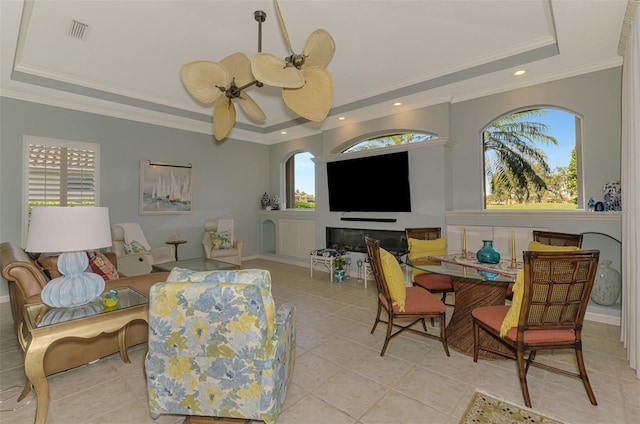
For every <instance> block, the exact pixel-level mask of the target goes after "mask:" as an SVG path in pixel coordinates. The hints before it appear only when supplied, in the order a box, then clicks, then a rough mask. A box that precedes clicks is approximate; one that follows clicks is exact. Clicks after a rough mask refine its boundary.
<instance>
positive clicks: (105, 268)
mask: <svg viewBox="0 0 640 424" xmlns="http://www.w3.org/2000/svg"><path fill="white" fill-rule="evenodd" d="M87 256H88V257H89V266H90V267H91V271H93V272H94V273H96V274H98V275H99V276H101V277H102V278H103V279H104V280H105V281H107V280H116V279H118V278H120V276H119V275H118V271H117V270H116V267H115V266H113V264H112V263H111V261H110V260H109V259H108V258H107V257H106V256H105V255H104V253H102V252H96V251H95V250H90V251H88V252H87Z"/></svg>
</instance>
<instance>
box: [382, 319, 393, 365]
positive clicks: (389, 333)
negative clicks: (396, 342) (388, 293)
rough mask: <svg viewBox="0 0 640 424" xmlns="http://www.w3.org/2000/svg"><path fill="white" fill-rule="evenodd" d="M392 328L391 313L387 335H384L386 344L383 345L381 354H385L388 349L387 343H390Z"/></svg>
mask: <svg viewBox="0 0 640 424" xmlns="http://www.w3.org/2000/svg"><path fill="white" fill-rule="evenodd" d="M391 330H393V316H392V315H391V314H389V320H388V321H387V335H386V336H385V337H384V345H383V346H382V352H380V356H384V353H385V352H386V351H387V345H388V344H389V340H391Z"/></svg>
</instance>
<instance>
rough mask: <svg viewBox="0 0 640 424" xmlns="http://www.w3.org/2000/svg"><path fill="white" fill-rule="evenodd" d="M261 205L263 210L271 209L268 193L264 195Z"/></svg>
mask: <svg viewBox="0 0 640 424" xmlns="http://www.w3.org/2000/svg"><path fill="white" fill-rule="evenodd" d="M260 204H261V205H262V209H263V210H267V209H269V206H271V200H270V199H269V195H268V194H267V192H266V191H265V192H264V194H263V195H262V199H260Z"/></svg>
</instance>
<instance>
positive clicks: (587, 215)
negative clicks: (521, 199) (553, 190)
mask: <svg viewBox="0 0 640 424" xmlns="http://www.w3.org/2000/svg"><path fill="white" fill-rule="evenodd" d="M445 216H446V217H447V218H474V217H476V218H477V217H483V218H512V219H518V218H521V219H541V220H550V221H556V220H558V219H571V220H580V221H621V220H622V212H618V211H608V212H588V211H585V210H575V211H573V210H572V211H568V210H536V211H520V210H478V211H472V210H468V211H449V212H445Z"/></svg>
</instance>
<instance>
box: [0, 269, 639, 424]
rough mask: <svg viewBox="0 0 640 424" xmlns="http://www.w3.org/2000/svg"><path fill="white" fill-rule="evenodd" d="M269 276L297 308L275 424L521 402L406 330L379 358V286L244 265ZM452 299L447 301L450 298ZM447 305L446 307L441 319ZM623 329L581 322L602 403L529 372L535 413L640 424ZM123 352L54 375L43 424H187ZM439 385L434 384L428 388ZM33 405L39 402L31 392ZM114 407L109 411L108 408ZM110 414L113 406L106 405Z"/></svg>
mask: <svg viewBox="0 0 640 424" xmlns="http://www.w3.org/2000/svg"><path fill="white" fill-rule="evenodd" d="M243 265H244V266H245V267H246V268H256V269H268V270H270V272H271V276H272V281H273V289H272V292H273V295H274V298H275V301H276V304H277V305H280V304H282V303H283V302H292V303H294V304H295V305H296V308H297V315H296V331H297V341H298V345H297V349H296V364H295V368H294V374H293V379H292V383H291V385H290V386H289V390H288V395H287V398H286V400H285V403H284V405H283V412H282V414H281V416H280V419H279V420H278V424H282V423H284V424H289V423H295V424H306V423H310V424H312V423H353V424H368V423H385V424H388V423H394V424H395V423H398V424H404V423H411V424H414V423H452V424H453V423H457V422H458V420H459V418H460V417H461V416H462V414H463V413H464V411H465V410H466V407H467V405H468V403H469V401H470V400H471V396H472V394H473V392H474V390H475V389H476V388H477V389H480V390H484V391H486V392H489V393H493V394H495V395H496V396H500V397H503V398H506V399H507V400H510V401H511V402H514V403H516V404H519V405H523V403H524V402H523V399H522V394H521V391H520V384H519V382H518V376H517V370H516V365H515V361H513V360H504V361H488V360H482V359H481V360H479V362H478V363H474V362H473V359H472V358H471V357H469V356H466V355H463V354H460V353H458V352H456V351H454V350H453V349H450V351H451V357H447V356H446V355H445V354H444V351H443V349H442V345H441V344H440V342H439V341H437V340H430V339H425V338H424V337H420V336H418V335H413V334H407V333H404V334H402V335H399V336H397V337H395V338H394V339H392V340H391V341H390V344H389V347H388V350H387V353H386V355H385V356H384V357H381V356H380V350H381V348H382V345H383V342H384V334H385V330H386V328H385V325H384V324H379V326H378V328H377V329H376V332H375V333H374V334H373V335H372V334H370V331H371V327H372V325H373V322H374V319H375V313H376V308H377V293H376V290H375V284H374V283H373V281H372V280H370V281H369V288H368V289H365V288H364V287H363V284H362V282H357V281H356V279H355V278H352V279H350V280H347V281H346V282H345V283H340V284H337V283H330V282H329V276H328V274H327V273H326V272H324V273H323V272H321V271H319V270H318V271H314V277H313V278H309V269H308V267H301V266H292V265H288V264H283V263H277V262H272V261H267V260H262V259H259V260H251V261H245V263H243ZM453 297H454V296H452V295H449V296H448V301H452V300H453ZM4 306H5V305H3V307H0V344H1V345H2V346H0V390H1V391H3V392H4V391H5V390H6V389H8V388H12V387H18V388H17V389H14V390H18V391H21V389H22V386H23V384H24V381H25V377H24V371H23V369H22V358H21V354H20V352H19V351H15V347H17V341H16V339H15V330H14V329H13V322H12V321H11V319H12V318H11V314H10V310H9V308H8V305H6V306H7V307H6V308H5V307H4ZM451 312H452V308H451V307H448V308H447V314H448V317H450V316H451ZM619 333H620V327H617V326H612V325H607V324H600V323H592V322H585V326H584V331H583V335H584V339H585V348H584V355H585V362H586V365H587V369H588V370H589V374H590V378H591V381H592V384H593V387H594V391H595V392H596V397H597V399H598V406H592V405H591V404H590V403H589V400H588V398H587V395H586V393H585V391H584V388H583V386H582V383H581V382H580V381H579V380H576V379H572V378H570V377H566V376H562V375H557V374H553V373H550V372H547V371H545V370H542V369H539V368H531V369H530V371H529V390H530V392H531V398H532V402H533V406H534V409H536V410H538V411H540V412H542V413H547V414H550V415H552V416H556V417H559V418H561V419H563V420H564V421H565V422H567V423H572V424H577V423H596V422H597V423H610V422H611V423H629V424H630V423H634V424H635V423H636V422H637V418H638V416H640V380H639V379H638V378H636V373H635V370H632V369H631V368H630V367H629V364H628V362H627V361H626V352H625V350H624V349H623V348H622V346H621V343H620V342H619ZM145 350H146V345H140V346H136V347H132V348H130V349H129V357H130V358H131V361H132V363H131V364H124V363H123V362H122V360H121V359H120V357H119V355H111V356H109V357H107V358H103V359H102V360H100V361H99V362H98V363H96V364H93V365H85V366H82V367H79V368H76V369H74V370H69V371H67V372H63V373H59V374H57V375H55V376H50V377H49V380H48V381H49V383H50V387H51V404H50V410H49V416H48V420H47V424H76V423H82V424H93V423H96V424H98V423H99V424H103V423H106V424H111V423H118V424H120V423H136V424H137V423H142V424H145V423H154V424H181V423H182V421H183V417H181V416H171V415H163V416H161V417H160V418H158V420H157V421H153V420H152V419H151V418H150V417H149V414H148V411H149V409H148V404H147V402H148V400H147V393H146V381H145V377H144V366H143V362H144V354H145ZM537 359H538V360H540V361H541V362H545V363H550V364H558V365H563V366H567V367H568V368H569V369H571V368H572V367H575V355H574V354H573V352H560V351H553V352H549V353H547V352H544V353H540V354H538V356H537ZM434 387H436V388H435V389H434ZM30 396H32V400H35V396H34V395H33V394H32V395H30ZM114 405H115V406H114ZM107 406H111V409H107ZM34 416H35V402H31V403H30V404H27V405H26V406H24V407H22V408H20V409H18V410H16V411H11V412H0V422H2V424H14V423H16V424H18V423H20V424H23V423H31V422H33V419H34Z"/></svg>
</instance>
